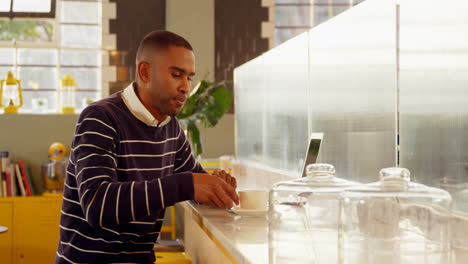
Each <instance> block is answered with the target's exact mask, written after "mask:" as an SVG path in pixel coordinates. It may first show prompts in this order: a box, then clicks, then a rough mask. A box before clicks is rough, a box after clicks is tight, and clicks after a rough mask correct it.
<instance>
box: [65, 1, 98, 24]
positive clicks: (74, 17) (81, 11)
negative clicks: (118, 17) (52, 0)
mask: <svg viewBox="0 0 468 264" xmlns="http://www.w3.org/2000/svg"><path fill="white" fill-rule="evenodd" d="M60 6H61V8H60V20H61V22H63V23H89V24H93V23H95V24H98V23H101V9H100V7H101V3H98V2H71V1H62V2H61V3H60Z"/></svg>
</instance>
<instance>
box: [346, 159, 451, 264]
mask: <svg viewBox="0 0 468 264" xmlns="http://www.w3.org/2000/svg"><path fill="white" fill-rule="evenodd" d="M451 204H452V198H451V196H450V194H449V193H448V192H446V191H444V190H441V189H437V188H432V187H428V186H425V185H422V184H418V183H414V182H411V181H410V172H409V171H408V170H407V169H404V168H385V169H382V170H381V171H380V181H378V182H374V183H370V184H364V185H361V186H359V187H355V188H350V189H347V190H346V191H345V192H344V193H343V213H342V218H341V219H342V228H343V257H344V260H345V262H344V263H349V264H354V263H361V264H367V263H368V264H371V263H381V264H397V263H398V264H399V263H426V264H429V263H434V264H435V263H437V264H440V263H448V261H449V249H450V247H449V221H450V209H451Z"/></svg>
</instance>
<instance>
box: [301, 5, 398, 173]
mask: <svg viewBox="0 0 468 264" xmlns="http://www.w3.org/2000/svg"><path fill="white" fill-rule="evenodd" d="M395 18H396V16H395V7H394V4H393V1H387V0H368V1H365V2H363V3H362V4H360V5H358V6H355V7H353V8H351V9H349V10H348V11H345V12H343V13H341V14H340V15H338V16H336V17H334V18H333V19H331V20H329V21H328V22H326V23H323V24H321V25H319V26H317V27H316V28H315V29H312V30H311V31H310V47H309V50H310V59H309V61H310V98H309V102H310V105H311V107H310V115H309V118H310V119H309V122H310V124H311V131H310V132H315V133H316V132H323V133H324V140H323V144H322V150H321V153H320V156H319V161H320V162H327V163H331V164H334V165H335V167H336V171H337V176H338V177H343V178H347V179H352V180H357V181H360V182H371V181H375V180H377V176H378V172H379V170H380V169H381V168H383V167H388V166H395V165H396V154H395V153H396V140H395V139H396V137H395V130H396V127H395V121H396V120H395V109H396V97H395V75H396V45H395Z"/></svg>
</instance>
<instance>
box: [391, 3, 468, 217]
mask: <svg viewBox="0 0 468 264" xmlns="http://www.w3.org/2000/svg"><path fill="white" fill-rule="evenodd" d="M467 14H468V2H467V1H465V0H445V1H436V0H405V1H401V6H400V72H399V75H400V81H399V89H400V96H399V97H400V140H401V144H400V157H401V166H403V167H407V168H409V169H410V171H411V172H412V174H413V178H414V179H416V180H417V181H418V182H421V183H424V184H427V185H432V186H436V187H441V188H444V189H446V190H448V191H449V192H451V194H452V196H453V198H454V206H455V209H458V210H463V211H466V212H468V208H467V207H468V195H464V194H465V193H467V191H464V190H465V189H466V188H468V151H467V149H468V96H467V90H468V33H467V32H468V15H467ZM467 190H468V189H467Z"/></svg>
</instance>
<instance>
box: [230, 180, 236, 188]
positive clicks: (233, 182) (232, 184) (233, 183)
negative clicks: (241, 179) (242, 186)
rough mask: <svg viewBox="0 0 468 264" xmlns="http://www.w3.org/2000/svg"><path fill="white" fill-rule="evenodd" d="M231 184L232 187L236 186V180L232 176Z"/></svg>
mask: <svg viewBox="0 0 468 264" xmlns="http://www.w3.org/2000/svg"><path fill="white" fill-rule="evenodd" d="M231 186H232V187H234V189H235V188H237V180H236V178H234V177H231Z"/></svg>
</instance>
